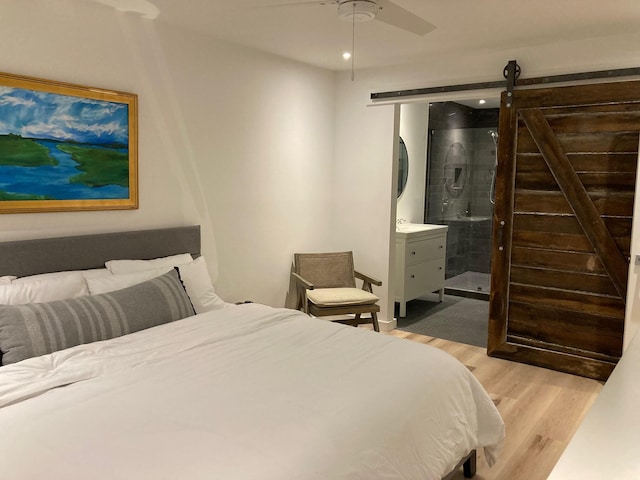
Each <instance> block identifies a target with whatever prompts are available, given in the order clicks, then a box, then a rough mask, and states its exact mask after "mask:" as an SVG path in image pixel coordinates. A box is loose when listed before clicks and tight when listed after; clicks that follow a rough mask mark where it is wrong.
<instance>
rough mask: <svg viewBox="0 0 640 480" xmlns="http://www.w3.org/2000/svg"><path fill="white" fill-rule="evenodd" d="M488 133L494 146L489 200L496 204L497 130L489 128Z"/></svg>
mask: <svg viewBox="0 0 640 480" xmlns="http://www.w3.org/2000/svg"><path fill="white" fill-rule="evenodd" d="M489 135H491V139H492V140H493V145H494V146H495V155H494V157H495V162H494V164H493V169H492V170H491V189H490V190H489V201H490V202H491V205H495V204H496V170H498V132H496V131H495V130H489Z"/></svg>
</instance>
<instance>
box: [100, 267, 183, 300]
mask: <svg viewBox="0 0 640 480" xmlns="http://www.w3.org/2000/svg"><path fill="white" fill-rule="evenodd" d="M169 270H173V267H164V268H154V269H152V270H144V271H142V272H134V273H125V274H124V275H113V274H109V275H106V276H103V277H96V278H87V285H88V286H89V293H90V294H91V295H98V294H100V293H108V292H113V291H114V290H120V289H122V288H127V287H131V286H133V285H137V284H139V283H142V282H146V281H147V280H151V279H152V278H155V277H159V276H160V275H164V274H165V273H167V272H168V271H169Z"/></svg>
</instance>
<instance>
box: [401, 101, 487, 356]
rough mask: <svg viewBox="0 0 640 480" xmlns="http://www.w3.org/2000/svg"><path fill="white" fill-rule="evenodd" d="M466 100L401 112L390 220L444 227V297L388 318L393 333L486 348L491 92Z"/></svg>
mask: <svg viewBox="0 0 640 480" xmlns="http://www.w3.org/2000/svg"><path fill="white" fill-rule="evenodd" d="M472 95H474V97H471V96H470V95H469V93H466V97H467V98H463V97H462V96H461V95H459V94H458V95H457V96H449V98H451V99H449V98H446V99H445V98H442V97H441V98H439V99H438V100H440V99H442V101H439V102H436V101H432V102H422V103H409V104H403V105H402V106H401V109H400V122H399V133H400V137H401V139H402V142H401V143H402V144H403V145H405V146H406V148H407V151H408V156H407V157H408V158H407V160H408V163H405V162H399V165H398V181H400V179H402V180H403V182H402V184H403V185H406V188H403V189H398V198H397V202H396V206H397V210H396V220H397V221H400V222H407V223H425V224H431V225H434V224H435V225H446V226H447V241H446V257H445V259H444V262H443V266H444V269H445V275H444V277H445V279H444V282H445V283H444V286H445V289H444V296H443V297H440V295H439V293H438V292H436V293H433V294H427V295H423V296H421V297H418V298H416V299H414V300H411V301H409V302H407V304H406V316H404V315H401V309H400V308H398V307H399V305H398V304H397V303H396V315H395V316H396V319H397V328H398V329H400V330H405V331H409V332H413V333H420V334H423V335H428V336H433V337H438V338H444V339H447V340H452V341H457V342H460V343H466V344H471V345H475V346H480V347H486V344H487V330H488V319H489V302H488V300H489V294H490V271H491V270H490V269H491V241H492V240H491V238H492V214H493V203H492V201H493V200H494V196H493V195H494V182H495V173H496V153H497V142H498V137H497V129H498V115H499V108H498V107H499V92H497V91H496V92H473V93H472ZM479 95H483V98H480V97H479ZM434 100H435V99H434ZM396 273H397V272H396Z"/></svg>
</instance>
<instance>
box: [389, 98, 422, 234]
mask: <svg viewBox="0 0 640 480" xmlns="http://www.w3.org/2000/svg"><path fill="white" fill-rule="evenodd" d="M428 118H429V104H428V103H405V104H404V105H401V107H400V136H401V137H402V139H403V140H404V143H405V145H406V147H407V153H408V155H409V175H408V178H407V186H406V188H405V190H404V192H403V193H402V195H401V196H400V197H399V198H398V200H397V211H396V218H397V219H404V220H406V221H407V222H409V223H423V222H424V195H425V182H426V175H427V125H428Z"/></svg>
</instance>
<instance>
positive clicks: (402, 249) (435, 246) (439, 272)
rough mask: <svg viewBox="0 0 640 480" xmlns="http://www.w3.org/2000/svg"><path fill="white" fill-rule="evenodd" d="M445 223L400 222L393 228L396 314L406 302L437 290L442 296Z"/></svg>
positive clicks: (402, 315) (401, 313)
mask: <svg viewBox="0 0 640 480" xmlns="http://www.w3.org/2000/svg"><path fill="white" fill-rule="evenodd" d="M447 229H448V227H447V226H446V225H420V224H413V223H405V224H400V225H398V227H397V228H396V275H395V279H396V295H395V301H396V302H398V303H399V304H400V317H404V316H406V314H407V302H408V301H409V300H413V299H415V298H418V297H421V296H423V295H426V294H429V293H432V292H435V291H436V290H439V293H440V301H442V300H443V299H444V269H445V263H446V256H447V255H446V253H447Z"/></svg>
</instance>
